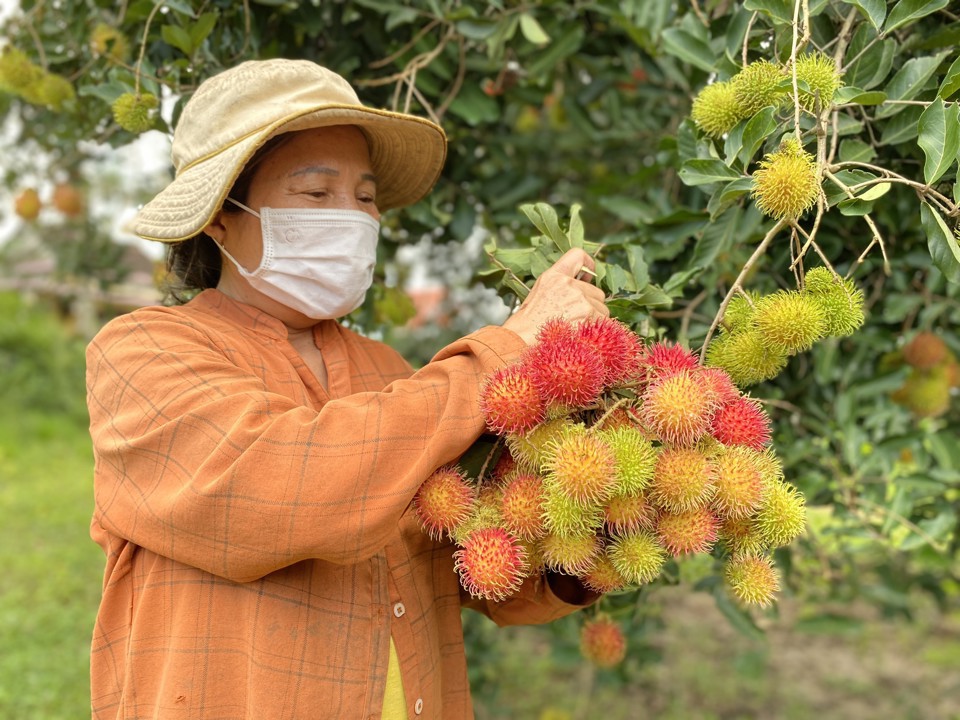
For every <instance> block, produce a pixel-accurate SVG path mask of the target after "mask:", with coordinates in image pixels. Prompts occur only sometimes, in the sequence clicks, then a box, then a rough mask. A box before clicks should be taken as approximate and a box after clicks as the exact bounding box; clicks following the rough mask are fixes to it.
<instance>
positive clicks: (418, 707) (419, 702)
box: [413, 698, 423, 715]
mask: <svg viewBox="0 0 960 720" xmlns="http://www.w3.org/2000/svg"><path fill="white" fill-rule="evenodd" d="M413 711H414V712H415V713H416V714H417V715H419V714H420V713H422V712H423V698H417V701H416V702H415V703H414V704H413Z"/></svg>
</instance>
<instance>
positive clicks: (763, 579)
mask: <svg viewBox="0 0 960 720" xmlns="http://www.w3.org/2000/svg"><path fill="white" fill-rule="evenodd" d="M725 565H726V566H725V568H724V577H725V579H726V581H727V585H728V586H729V587H730V589H731V590H733V594H734V595H736V596H737V597H738V598H739V599H740V600H742V601H743V602H745V603H748V604H750V605H761V606H766V605H769V604H770V603H772V602H773V598H774V596H775V595H776V593H777V591H778V590H779V589H780V579H779V577H778V576H777V571H776V569H775V568H774V567H773V561H772V560H771V559H770V558H769V557H768V556H766V555H752V554H740V555H734V556H733V557H731V558H729V559H728V560H727V561H726V564H725Z"/></svg>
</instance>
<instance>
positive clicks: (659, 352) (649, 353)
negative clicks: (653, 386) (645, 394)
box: [640, 341, 700, 380]
mask: <svg viewBox="0 0 960 720" xmlns="http://www.w3.org/2000/svg"><path fill="white" fill-rule="evenodd" d="M640 364H641V366H642V368H643V369H644V370H646V373H647V377H648V379H650V380H654V379H656V378H659V377H665V376H667V375H673V374H674V373H678V372H680V371H681V370H695V369H696V368H697V366H699V365H700V360H699V359H698V358H697V356H696V355H694V354H693V353H692V352H690V351H689V350H687V349H686V348H685V347H683V346H682V345H675V344H672V343H669V342H665V341H661V342H656V343H653V345H650V346H648V347H647V349H646V352H645V353H644V354H643V355H642V356H641V358H640Z"/></svg>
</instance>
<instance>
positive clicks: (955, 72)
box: [937, 56, 960, 100]
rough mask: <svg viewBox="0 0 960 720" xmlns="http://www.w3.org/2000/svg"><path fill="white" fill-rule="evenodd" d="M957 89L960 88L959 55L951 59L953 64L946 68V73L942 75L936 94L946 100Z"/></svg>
mask: <svg viewBox="0 0 960 720" xmlns="http://www.w3.org/2000/svg"><path fill="white" fill-rule="evenodd" d="M958 90H960V56H958V57H957V59H956V60H954V61H953V64H952V65H951V66H950V68H949V69H948V70H947V74H946V75H944V76H943V82H941V83H940V89H939V90H938V91H937V95H939V96H940V97H942V98H943V99H944V100H946V99H947V98H949V97H950V96H951V95H953V94H954V93H955V92H957V91H958Z"/></svg>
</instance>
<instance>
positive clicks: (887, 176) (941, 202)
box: [828, 160, 960, 217]
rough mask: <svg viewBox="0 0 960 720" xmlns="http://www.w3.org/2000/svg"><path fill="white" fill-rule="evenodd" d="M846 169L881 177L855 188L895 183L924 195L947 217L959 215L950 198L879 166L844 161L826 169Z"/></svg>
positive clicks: (958, 210) (859, 184) (959, 210)
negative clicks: (878, 174) (864, 169)
mask: <svg viewBox="0 0 960 720" xmlns="http://www.w3.org/2000/svg"><path fill="white" fill-rule="evenodd" d="M848 167H861V168H866V169H867V170H872V171H874V172H878V173H880V174H881V175H882V176H883V177H881V178H878V179H876V180H865V181H863V182H862V183H857V185H856V186H855V187H867V186H868V185H875V184H877V183H880V182H897V183H900V184H902V185H907V186H909V187H912V188H913V189H914V190H916V191H917V192H918V193H920V194H922V195H925V196H926V197H927V198H928V199H930V200H931V202H934V203H935V204H936V205H937V206H938V207H939V208H940V209H941V210H942V211H943V212H944V213H945V214H946V215H948V216H949V217H956V216H957V215H960V207H958V206H957V205H956V204H955V203H954V202H953V201H952V200H950V198H948V197H946V196H945V195H943V194H942V193H940V192H937V191H936V190H934V189H933V188H932V187H930V186H929V185H924V184H923V183H921V182H917V181H916V180H911V179H909V178H906V177H904V176H903V175H900V174H898V173H895V172H893V171H892V170H889V169H887V168H884V167H880V166H879V165H872V164H871V163H865V162H859V161H856V160H844V161H843V162H839V163H835V164H834V165H831V166H830V167H829V168H828V169H829V170H830V171H831V172H837V171H839V170H843V169H844V168H848Z"/></svg>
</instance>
